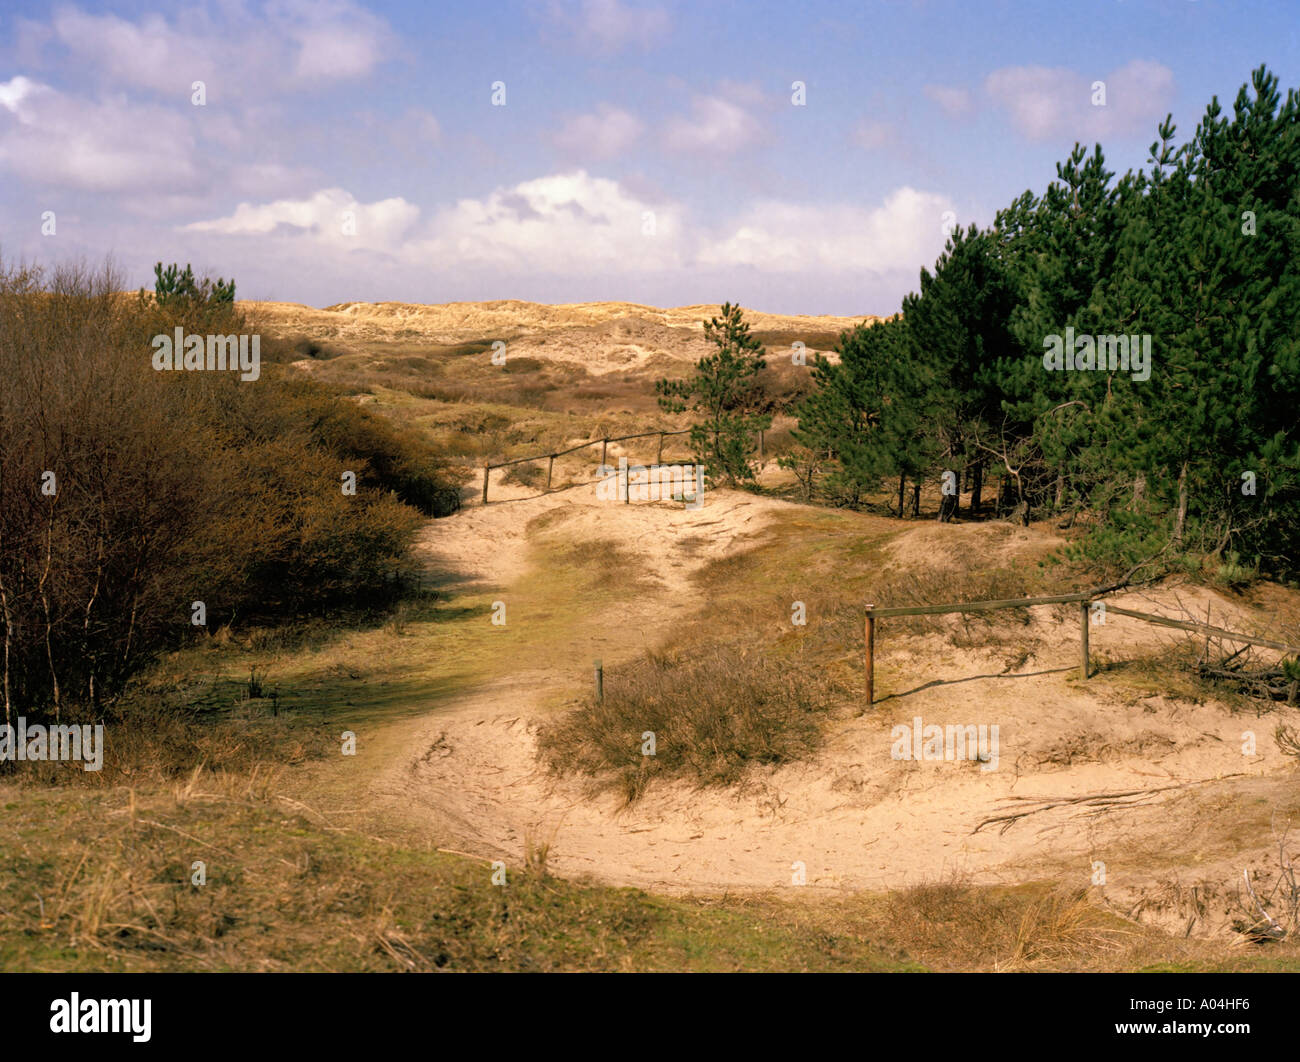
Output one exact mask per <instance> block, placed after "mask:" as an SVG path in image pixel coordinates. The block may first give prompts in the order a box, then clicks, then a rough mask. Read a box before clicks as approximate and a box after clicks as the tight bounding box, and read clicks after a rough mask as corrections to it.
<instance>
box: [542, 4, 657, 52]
mask: <svg viewBox="0 0 1300 1062" xmlns="http://www.w3.org/2000/svg"><path fill="white" fill-rule="evenodd" d="M540 14H541V17H542V18H543V20H544V21H545V22H546V23H547V24H548V25H550V26H551V27H553V28H554V29H557V30H559V31H560V32H562V33H565V34H569V35H571V36H572V37H573V38H574V39H575V40H576V41H577V42H578V43H579V44H581V45H583V46H585V47H594V48H596V49H598V50H600V51H603V52H617V51H621V50H622V49H623V48H626V47H628V46H629V45H636V46H639V47H641V48H648V47H650V45H652V44H653V43H655V42H656V41H657V40H658V39H659V38H660V37H662V36H663V35H664V33H666V32H667V30H668V25H669V18H668V12H667V11H665V10H664V9H663V8H662V7H658V6H649V7H633V6H632V5H630V4H625V3H622V2H621V0H577V2H575V0H551V2H550V3H548V4H546V5H545V6H544V7H542V8H541V9H540Z"/></svg>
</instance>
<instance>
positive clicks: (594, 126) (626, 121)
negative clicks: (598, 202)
mask: <svg viewBox="0 0 1300 1062" xmlns="http://www.w3.org/2000/svg"><path fill="white" fill-rule="evenodd" d="M644 131H645V124H644V123H643V122H642V121H641V120H640V119H639V118H637V117H636V115H634V114H629V113H628V112H627V111H624V110H620V109H619V108H618V107H614V106H611V105H610V104H608V103H602V104H600V105H599V106H598V107H597V108H596V112H595V113H594V114H580V115H577V116H576V117H574V118H570V119H569V120H568V121H566V122H565V123H564V125H563V126H561V128H560V130H559V131H558V132H557V133H556V134H555V137H554V142H555V146H556V147H558V148H559V149H560V150H561V151H564V152H566V153H567V154H570V155H576V156H581V157H583V158H590V159H594V160H602V161H603V160H605V159H611V158H614V157H615V156H616V155H621V154H622V153H623V152H625V151H626V150H627V149H628V148H630V147H631V146H632V145H633V144H635V143H636V141H637V140H638V139H639V138H640V136H641V134H642V133H643V132H644Z"/></svg>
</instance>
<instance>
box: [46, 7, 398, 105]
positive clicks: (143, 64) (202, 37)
mask: <svg viewBox="0 0 1300 1062" xmlns="http://www.w3.org/2000/svg"><path fill="white" fill-rule="evenodd" d="M215 12H216V13H215V14H214V12H213V9H210V8H208V7H206V6H203V5H198V6H195V7H188V6H187V7H186V8H183V9H181V10H180V11H179V12H178V13H177V14H176V15H175V16H174V18H173V20H172V21H168V19H167V18H166V17H164V16H162V15H157V14H149V15H144V16H142V17H141V18H140V19H139V20H138V21H132V20H130V19H127V18H123V17H121V16H119V15H113V14H103V15H100V14H92V13H90V12H87V11H82V10H81V9H79V8H76V7H66V8H60V9H59V11H58V12H57V13H56V14H55V16H54V18H53V19H52V21H51V24H50V33H49V36H48V38H47V39H48V40H49V41H52V42H54V43H57V44H60V45H62V46H63V47H64V48H66V49H67V50H68V52H69V53H70V55H71V56H72V57H73V59H75V60H76V62H77V63H78V64H79V65H80V66H82V67H83V68H86V69H90V70H94V71H97V72H98V73H100V74H101V75H102V76H104V77H105V78H106V79H107V80H109V81H110V82H112V83H113V84H114V85H129V86H134V87H139V88H145V89H149V90H151V91H154V92H158V93H167V94H172V95H174V96H176V97H177V98H178V99H184V100H185V101H186V102H188V99H189V95H190V91H191V89H190V86H191V84H192V83H193V82H194V81H203V82H204V83H205V84H206V85H207V88H208V93H209V98H210V102H215V101H216V100H219V99H228V98H236V97H243V98H248V97H253V96H257V95H259V94H263V93H265V92H267V91H270V90H277V91H282V90H286V89H291V88H299V87H302V88H305V87H310V86H311V85H313V84H317V83H319V82H321V81H325V80H341V79H348V78H357V77H362V76H364V75H366V74H368V73H369V72H370V71H371V70H373V69H374V68H375V67H376V66H377V65H378V64H379V62H380V60H381V59H382V58H383V52H384V48H385V46H386V45H387V44H388V43H389V41H390V40H391V33H390V32H389V30H388V27H387V24H386V23H385V22H384V21H383V20H382V19H381V18H379V17H378V16H376V15H373V14H371V13H370V12H369V11H366V10H365V9H364V8H361V7H358V6H357V5H355V4H353V3H351V2H348V0H321V2H313V3H307V2H304V0H277V2H273V3H271V4H269V5H268V6H267V7H266V9H265V14H264V15H263V16H257V15H254V14H252V13H250V12H249V11H248V10H246V9H244V8H243V7H241V6H240V5H237V4H233V5H232V4H223V5H219V6H218V7H217V8H216V9H215Z"/></svg>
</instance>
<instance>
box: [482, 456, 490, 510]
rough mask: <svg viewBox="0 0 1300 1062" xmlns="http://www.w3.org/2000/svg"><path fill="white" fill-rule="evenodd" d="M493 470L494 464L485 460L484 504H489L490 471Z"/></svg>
mask: <svg viewBox="0 0 1300 1062" xmlns="http://www.w3.org/2000/svg"><path fill="white" fill-rule="evenodd" d="M491 470H492V466H491V465H490V464H488V463H487V462H486V461H484V462H483V504H484V505H486V504H487V487H488V473H489V472H490V471H491Z"/></svg>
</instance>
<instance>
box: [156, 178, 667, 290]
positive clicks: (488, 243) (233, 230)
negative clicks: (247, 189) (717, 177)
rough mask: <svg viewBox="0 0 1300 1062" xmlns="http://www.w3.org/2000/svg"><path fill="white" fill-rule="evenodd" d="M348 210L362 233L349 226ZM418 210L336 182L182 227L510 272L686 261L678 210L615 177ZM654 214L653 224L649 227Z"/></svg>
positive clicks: (501, 192) (532, 186) (442, 268)
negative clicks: (360, 196) (345, 227)
mask: <svg viewBox="0 0 1300 1062" xmlns="http://www.w3.org/2000/svg"><path fill="white" fill-rule="evenodd" d="M347 211H351V212H352V214H353V215H354V217H355V219H356V222H355V226H356V235H355V236H351V237H349V236H345V235H343V232H342V221H343V217H344V213H345V212H347ZM419 215H420V210H419V208H418V207H416V206H415V205H413V204H411V203H408V202H406V201H405V200H403V199H385V200H382V201H380V202H377V203H370V204H363V203H359V202H358V201H357V200H356V199H355V198H354V197H353V196H352V195H350V194H348V193H347V192H345V191H343V190H342V189H339V188H329V189H325V190H323V191H320V192H317V193H316V194H315V195H314V196H312V197H311V198H309V199H281V200H276V201H275V202H272V203H265V204H261V205H255V204H252V203H240V204H239V206H238V207H237V208H236V209H235V210H234V212H233V213H232V214H230V215H228V216H226V217H223V218H216V219H212V220H208V221H198V222H194V223H192V224H189V225H186V226H184V228H183V229H182V230H181V231H183V232H193V233H205V234H209V235H218V236H232V237H248V238H256V239H257V240H258V241H259V243H258V246H259V247H265V246H266V241H273V245H276V246H283V244H284V242H285V241H291V242H296V243H297V244H299V245H300V246H301V247H302V248H303V256H304V263H306V261H307V256H308V255H312V256H315V255H318V254H319V253H320V251H321V250H322V249H323V248H324V249H331V250H337V251H349V250H366V251H374V252H379V253H382V254H386V255H389V256H391V257H392V258H394V259H397V260H399V261H401V262H404V263H407V264H409V265H410V266H412V267H416V268H420V269H424V270H430V271H432V272H453V271H456V270H460V269H465V268H490V269H493V270H495V271H498V272H500V273H501V274H503V275H509V274H537V273H542V274H549V275H565V274H569V275H590V274H600V275H605V274H608V273H610V272H655V271H662V270H667V269H675V268H679V267H680V266H681V264H682V261H683V258H682V254H681V247H680V240H681V236H682V231H683V226H682V223H681V216H680V211H679V210H678V209H677V208H676V207H675V206H673V205H671V204H668V205H664V204H656V203H651V202H648V201H645V200H643V199H640V198H638V197H637V196H635V195H633V194H631V193H629V192H628V191H627V190H626V189H624V188H623V187H621V186H620V185H619V184H618V182H617V181H612V180H608V179H605V178H598V177H592V176H589V175H588V174H587V173H586V172H585V171H583V170H578V171H576V172H574V173H567V174H555V175H552V176H548V177H540V178H537V179H536V180H531V181H523V182H521V183H519V184H516V185H513V186H511V187H506V188H498V189H496V190H494V191H492V192H490V193H488V194H487V195H486V196H483V197H481V198H469V199H461V200H458V201H457V202H456V203H454V204H452V205H449V206H446V207H443V208H442V209H440V210H438V211H436V212H435V213H434V215H433V216H432V217H430V218H429V219H428V221H427V222H425V223H424V224H420V225H417V221H418V219H419ZM647 215H653V231H652V232H649V233H648V232H647V231H646V228H647Z"/></svg>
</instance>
